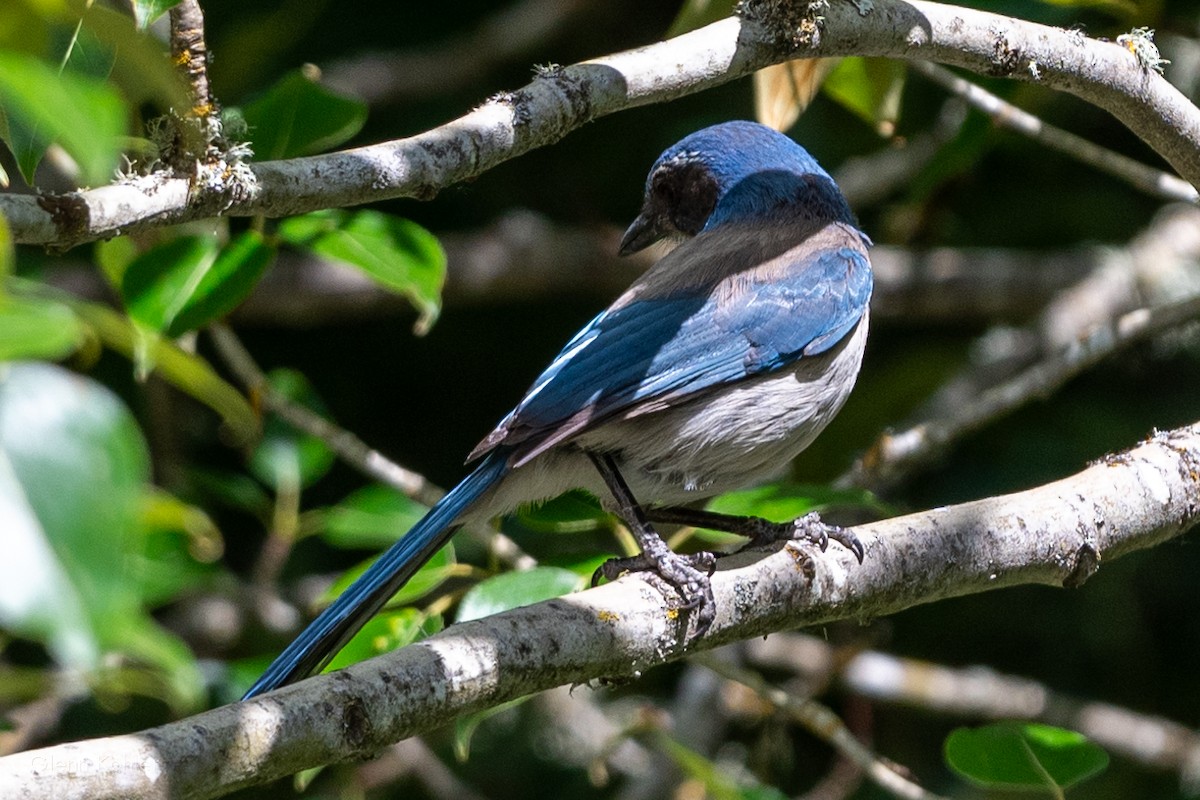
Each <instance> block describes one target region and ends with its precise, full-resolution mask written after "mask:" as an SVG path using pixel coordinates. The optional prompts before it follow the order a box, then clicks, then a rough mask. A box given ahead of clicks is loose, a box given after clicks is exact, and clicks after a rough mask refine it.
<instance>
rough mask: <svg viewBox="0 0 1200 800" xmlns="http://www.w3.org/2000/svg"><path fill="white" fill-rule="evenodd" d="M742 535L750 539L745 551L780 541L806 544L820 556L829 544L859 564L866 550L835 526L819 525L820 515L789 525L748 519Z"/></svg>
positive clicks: (852, 537)
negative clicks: (838, 547) (840, 547)
mask: <svg viewBox="0 0 1200 800" xmlns="http://www.w3.org/2000/svg"><path fill="white" fill-rule="evenodd" d="M749 519H750V520H753V523H751V524H749V525H748V526H747V529H746V534H747V535H748V536H749V537H750V541H749V542H747V544H746V547H762V546H764V545H769V544H774V543H776V542H781V541H798V540H802V541H809V542H812V543H813V544H815V545H816V546H817V547H819V548H821V552H822V553H823V552H825V549H826V548H828V547H829V540H830V539H832V540H833V541H835V542H838V543H839V544H841V545H842V546H843V547H845V548H846V549H847V550H849V551H850V552H851V553H853V554H854V557H855V558H857V559H858V563H860V564H861V563H862V562H863V558H864V557H865V556H866V554H867V550H866V548H865V547H863V543H862V542H861V541H860V540H859V538H858V537H857V536H855V535H854V534H853V533H852V532H850V531H848V530H846V529H845V528H841V527H839V526H837V525H827V524H826V523H824V522H822V521H821V515H820V514H818V513H817V512H815V511H810V512H809V513H807V514H805V515H804V516H803V517H797V518H796V519H794V520H792V521H791V522H771V521H770V520H766V519H761V518H758V517H751V518H749Z"/></svg>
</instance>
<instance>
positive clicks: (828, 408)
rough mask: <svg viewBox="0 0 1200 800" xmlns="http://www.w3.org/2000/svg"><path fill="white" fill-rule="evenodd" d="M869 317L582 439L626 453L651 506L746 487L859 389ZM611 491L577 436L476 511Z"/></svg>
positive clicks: (634, 482) (629, 476)
mask: <svg viewBox="0 0 1200 800" xmlns="http://www.w3.org/2000/svg"><path fill="white" fill-rule="evenodd" d="M867 327H868V319H867V315H866V314H864V315H863V318H862V320H861V321H860V322H859V323H858V325H857V327H855V329H854V330H853V331H852V332H851V333H850V335H849V336H847V337H846V338H845V339H843V340H842V342H840V343H839V344H838V346H837V347H835V348H834V349H832V350H830V351H828V352H826V353H822V354H821V355H819V356H813V357H808V358H802V359H801V360H800V361H798V362H797V363H796V366H795V368H794V369H791V370H787V371H782V372H772V373H767V374H764V375H760V376H757V377H754V378H750V379H747V380H745V381H741V382H739V383H737V384H735V385H732V386H729V387H725V388H722V389H720V390H717V391H714V392H711V393H708V394H705V395H703V396H701V397H699V398H697V399H695V400H692V401H690V402H687V403H684V404H682V405H679V406H674V407H672V408H669V409H665V410H663V411H657V412H653V413H649V414H644V415H641V416H638V417H634V418H632V419H626V420H618V421H611V422H608V423H606V424H604V425H602V426H600V427H599V428H598V429H596V430H594V431H588V432H587V433H584V434H581V435H580V436H579V437H577V438H576V439H575V440H574V442H575V443H577V444H578V445H579V446H580V447H583V448H587V449H592V450H596V451H600V452H612V453H615V454H616V455H617V458H618V464H619V466H620V467H621V473H622V475H624V477H625V480H626V481H627V482H628V483H629V486H630V488H631V489H632V490H633V494H634V496H635V497H636V498H637V499H638V500H639V502H641V503H643V504H655V503H658V504H671V505H675V504H680V503H687V502H691V501H693V500H699V499H703V498H706V497H711V496H713V495H716V494H720V493H722V492H727V491H731V490H733V489H739V488H743V487H745V486H749V485H752V484H754V483H756V482H759V481H762V480H764V479H766V478H769V477H772V476H773V475H775V474H777V473H779V472H780V471H781V470H782V469H784V467H786V465H787V464H788V462H790V461H791V460H792V459H793V458H795V457H796V455H797V454H799V453H800V451H802V450H803V449H804V448H805V447H807V446H808V445H809V444H810V443H811V442H812V441H813V439H815V438H816V437H817V435H818V434H819V433H820V432H821V431H822V430H824V429H825V426H826V425H828V424H829V422H830V421H831V420H832V419H833V417H834V416H835V415H836V414H837V412H838V411H839V410H840V409H841V407H842V405H843V404H844V403H845V402H846V398H847V397H848V396H849V395H850V390H851V389H853V388H854V382H855V378H856V377H857V376H858V369H859V366H860V365H861V364H862V356H863V348H864V346H865V344H866V339H867ZM573 488H583V489H587V490H588V491H591V492H592V493H593V494H595V495H596V496H597V497H599V498H600V499H601V501H602V502H607V501H608V500H609V499H610V498H609V492H608V490H607V488H606V487H605V486H604V484H603V483H602V482H601V481H600V477H599V475H598V474H597V473H596V470H595V468H594V467H593V466H592V464H591V462H590V460H589V459H588V458H587V457H586V456H585V455H584V454H583V453H581V452H579V451H578V450H577V449H574V448H572V447H571V446H570V445H569V444H568V445H567V446H566V447H559V448H555V449H554V450H551V451H549V452H547V453H544V454H542V455H540V456H538V457H537V458H536V459H534V460H533V461H531V462H530V463H528V464H526V465H525V466H522V467H520V468H519V469H517V470H515V471H514V472H513V473H512V474H510V475H509V476H508V477H507V478H506V479H505V480H504V481H503V482H502V483H501V484H500V485H499V486H498V487H496V489H495V490H493V492H491V493H490V495H489V496H488V497H487V498H486V499H485V500H484V501H483V502H481V503H480V504H479V506H477V508H478V511H477V512H476V513H472V514H470V517H472V518H475V519H481V518H486V517H489V516H494V515H497V514H501V513H505V512H507V511H510V510H512V509H514V508H516V507H517V506H519V505H521V504H523V503H528V502H531V501H537V500H543V499H547V498H550V497H555V496H557V495H559V494H561V493H562V492H564V491H567V490H568V489H573Z"/></svg>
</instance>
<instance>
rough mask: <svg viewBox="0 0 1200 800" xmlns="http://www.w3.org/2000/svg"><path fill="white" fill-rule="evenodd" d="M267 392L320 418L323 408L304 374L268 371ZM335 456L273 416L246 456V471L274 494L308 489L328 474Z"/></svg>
mask: <svg viewBox="0 0 1200 800" xmlns="http://www.w3.org/2000/svg"><path fill="white" fill-rule="evenodd" d="M267 381H268V382H269V383H270V384H271V388H272V389H274V390H275V391H276V392H278V393H279V394H281V395H282V396H283V397H285V398H287V399H288V400H291V401H292V402H293V403H298V404H299V405H302V406H304V407H306V408H309V409H311V410H313V411H315V412H317V413H318V414H322V415H323V416H324V406H323V405H322V404H321V401H320V399H319V398H318V397H317V394H316V392H314V391H313V388H312V386H311V385H310V384H309V382H308V378H306V377H304V374H303V373H301V372H297V371H296V370H291V369H276V370H272V371H271V372H270V373H268V375H267ZM334 459H335V455H334V453H333V451H332V450H330V449H329V446H328V445H326V444H325V443H324V442H323V441H321V440H320V439H318V438H317V437H315V436H310V435H308V434H306V433H300V432H298V431H297V430H296V429H295V428H293V427H292V426H291V425H289V424H288V423H286V422H284V421H283V420H281V419H279V418H278V417H277V416H274V415H272V416H270V417H268V419H267V424H266V426H265V427H264V428H263V436H262V441H260V442H259V444H258V447H256V448H255V449H254V452H253V453H252V454H251V456H250V471H251V472H253V473H254V474H255V476H257V477H258V479H259V480H260V481H262V482H263V483H265V484H267V485H268V486H270V487H272V488H273V489H275V490H276V491H280V490H282V489H289V488H292V487H304V486H310V485H312V484H313V483H315V482H316V481H317V480H318V479H320V478H321V477H322V476H324V475H325V473H326V472H328V471H329V468H330V467H331V466H333V462H334Z"/></svg>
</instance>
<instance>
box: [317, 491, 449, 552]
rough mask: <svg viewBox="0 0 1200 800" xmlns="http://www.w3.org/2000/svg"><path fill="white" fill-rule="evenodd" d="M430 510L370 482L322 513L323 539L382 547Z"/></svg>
mask: <svg viewBox="0 0 1200 800" xmlns="http://www.w3.org/2000/svg"><path fill="white" fill-rule="evenodd" d="M428 510H429V509H428V508H426V507H425V506H423V505H421V504H420V503H418V502H417V501H416V500H413V499H412V498H410V497H407V496H405V495H403V494H401V493H400V492H397V491H396V490H395V489H391V488H389V487H387V486H382V485H379V484H372V485H370V486H365V487H363V488H362V489H359V490H358V491H356V492H355V493H354V494H352V495H350V496H349V497H347V498H346V499H345V500H343V501H342V502H340V503H338V504H337V505H335V506H333V507H332V508H329V509H327V510H326V511H325V512H324V513H323V514H322V520H321V530H322V538H324V539H325V541H327V542H329V543H330V544H332V545H333V546H335V547H346V548H362V549H373V550H377V549H382V548H384V547H387V546H388V545H390V544H392V543H393V542H395V541H396V540H397V539H399V538H400V537H401V536H402V535H403V534H404V533H405V531H407V530H408V529H409V528H411V527H412V526H413V525H415V524H416V523H417V521H418V520H420V519H421V517H423V516H425V512H426V511H428Z"/></svg>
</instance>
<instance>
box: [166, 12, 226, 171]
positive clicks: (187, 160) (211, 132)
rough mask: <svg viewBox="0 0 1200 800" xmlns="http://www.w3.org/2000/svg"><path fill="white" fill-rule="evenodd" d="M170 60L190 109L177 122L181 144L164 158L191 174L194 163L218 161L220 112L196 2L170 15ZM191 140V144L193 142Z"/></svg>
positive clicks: (202, 24)
mask: <svg viewBox="0 0 1200 800" xmlns="http://www.w3.org/2000/svg"><path fill="white" fill-rule="evenodd" d="M169 17H170V20H171V29H170V40H171V59H172V61H173V62H174V64H175V66H176V67H177V68H178V69H179V70H180V71H181V72H182V73H183V75H184V77H185V78H186V79H187V85H188V92H189V94H190V95H191V100H192V107H191V109H190V110H189V111H188V113H187V115H186V117H185V118H183V119H180V120H178V127H179V133H180V136H181V139H182V141H179V142H175V143H173V145H172V147H171V148H170V152H168V153H166V154H165V155H166V157H167V158H168V160H169V161H170V163H171V166H172V167H174V168H175V169H176V170H177V171H179V172H181V173H182V174H190V173H191V171H192V170H193V169H194V162H195V161H196V160H197V159H199V160H201V161H204V162H208V161H210V160H213V159H214V158H217V157H219V154H220V151H221V150H222V149H224V146H225V142H224V141H222V139H221V121H220V116H219V113H220V109H219V107H218V106H217V102H216V100H215V99H214V98H213V95H212V90H211V88H210V86H209V82H208V44H207V42H206V41H205V39H204V12H203V11H202V10H201V9H200V3H199V2H197V0H181V2H179V3H178V4H177V5H175V6H174V7H172V8H171V10H170V12H169ZM193 140H194V141H193Z"/></svg>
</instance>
